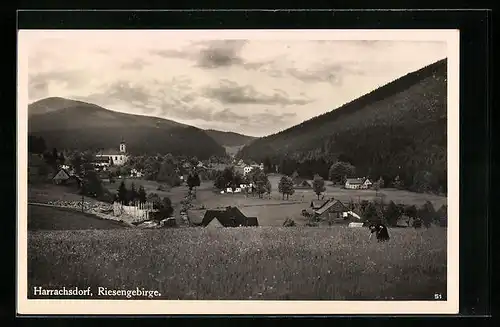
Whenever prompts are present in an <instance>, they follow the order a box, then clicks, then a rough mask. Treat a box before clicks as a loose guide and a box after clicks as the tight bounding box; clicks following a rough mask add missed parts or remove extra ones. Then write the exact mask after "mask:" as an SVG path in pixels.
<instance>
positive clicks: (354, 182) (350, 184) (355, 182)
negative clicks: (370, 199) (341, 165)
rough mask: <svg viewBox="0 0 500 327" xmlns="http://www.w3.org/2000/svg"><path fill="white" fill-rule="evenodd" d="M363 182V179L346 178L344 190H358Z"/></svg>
mask: <svg viewBox="0 0 500 327" xmlns="http://www.w3.org/2000/svg"><path fill="white" fill-rule="evenodd" d="M364 182H365V180H364V179H363V178H348V179H346V181H345V188H346V189H350V190H359V189H361V188H362V186H363V183H364Z"/></svg>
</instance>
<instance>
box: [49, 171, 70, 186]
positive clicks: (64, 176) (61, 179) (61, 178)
mask: <svg viewBox="0 0 500 327" xmlns="http://www.w3.org/2000/svg"><path fill="white" fill-rule="evenodd" d="M69 178H70V174H69V173H68V172H67V171H66V170H65V169H59V171H58V172H57V173H56V174H55V175H54V177H52V182H53V183H54V184H57V185H60V184H65V183H66V181H67V180H69Z"/></svg>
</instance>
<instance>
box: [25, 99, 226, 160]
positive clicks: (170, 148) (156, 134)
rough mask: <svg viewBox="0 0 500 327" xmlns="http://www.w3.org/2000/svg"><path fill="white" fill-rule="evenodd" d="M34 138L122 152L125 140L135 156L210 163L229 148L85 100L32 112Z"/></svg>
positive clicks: (50, 102) (38, 106)
mask: <svg viewBox="0 0 500 327" xmlns="http://www.w3.org/2000/svg"><path fill="white" fill-rule="evenodd" d="M28 112H29V118H28V131H29V134H30V135H33V136H38V137H43V138H44V139H45V141H46V144H47V146H48V147H49V148H52V147H55V148H57V149H79V150H88V149H92V150H95V149H102V148H115V149H117V148H118V145H119V143H120V141H121V140H122V139H125V141H126V143H127V151H128V152H130V153H131V154H157V153H160V154H166V153H171V154H173V155H181V154H182V155H187V156H196V157H198V158H200V159H208V158H209V157H210V156H212V155H216V156H220V155H224V154H225V149H224V148H223V147H222V146H221V145H219V144H218V143H217V142H216V141H215V140H214V139H213V138H211V137H210V136H208V135H207V134H206V133H205V131H204V130H201V129H199V128H196V127H193V126H189V125H184V124H181V123H178V122H175V121H172V120H167V119H161V118H157V117H147V116H141V115H132V114H126V113H121V112H116V111H112V110H108V109H105V108H102V107H100V106H97V105H94V104H91V103H86V102H82V101H74V100H68V99H64V98H47V99H43V100H40V101H37V102H35V103H33V104H31V105H30V106H29V108H28Z"/></svg>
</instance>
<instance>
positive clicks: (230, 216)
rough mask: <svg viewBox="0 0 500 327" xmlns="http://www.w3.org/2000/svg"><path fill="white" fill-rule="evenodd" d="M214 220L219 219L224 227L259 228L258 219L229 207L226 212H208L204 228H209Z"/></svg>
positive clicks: (203, 223) (204, 218)
mask: <svg viewBox="0 0 500 327" xmlns="http://www.w3.org/2000/svg"><path fill="white" fill-rule="evenodd" d="M213 219H217V220H218V221H219V222H220V223H221V225H222V226H224V227H238V226H258V225H259V224H258V220H257V217H248V218H247V217H246V216H245V215H244V214H243V213H242V212H241V211H240V210H239V209H238V208H236V207H227V208H226V209H225V210H207V211H206V212H205V216H204V217H203V221H202V222H201V225H202V226H205V227H206V226H208V224H210V222H211V221H212V220H213Z"/></svg>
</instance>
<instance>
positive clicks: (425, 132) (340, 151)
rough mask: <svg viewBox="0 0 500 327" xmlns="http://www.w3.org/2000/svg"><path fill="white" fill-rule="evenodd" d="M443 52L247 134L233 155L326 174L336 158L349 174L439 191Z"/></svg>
mask: <svg viewBox="0 0 500 327" xmlns="http://www.w3.org/2000/svg"><path fill="white" fill-rule="evenodd" d="M446 70H447V62H446V59H444V60H441V61H438V62H436V63H434V64H432V65H429V66H427V67H424V68H422V69H421V70H418V71H416V72H413V73H410V74H408V75H405V76H403V77H401V78H399V79H397V80H395V81H393V82H391V83H389V84H387V85H385V86H382V87H380V88H378V89H377V90H375V91H373V92H370V93H368V94H366V95H364V96H362V97H360V98H358V99H356V100H354V101H352V102H350V103H347V104H345V105H343V106H342V107H340V108H338V109H335V110H332V111H330V112H328V113H326V114H323V115H321V116H318V117H315V118H313V119H310V120H308V121H305V122H303V123H302V124H300V125H297V126H294V127H292V128H289V129H287V130H285V131H283V132H280V133H277V134H274V135H271V136H268V137H265V138H261V139H257V140H254V141H253V142H252V143H251V144H249V145H247V146H245V147H244V148H243V149H241V151H240V152H239V153H238V157H240V158H245V159H248V158H250V159H253V160H256V161H257V162H259V161H264V162H265V164H266V166H268V167H269V166H271V165H272V166H273V167H274V165H278V167H279V169H280V170H281V172H282V173H285V174H291V173H293V171H295V170H297V171H298V172H299V174H300V175H301V176H304V177H312V176H313V175H314V174H315V173H319V174H320V175H321V176H323V177H324V178H328V177H329V176H328V171H329V167H330V166H331V165H332V163H334V162H336V161H343V162H349V163H351V164H352V165H354V166H355V168H356V173H355V174H356V175H357V176H369V177H371V178H377V179H378V178H379V177H383V178H384V180H385V181H386V185H390V182H391V181H393V180H394V179H395V178H396V176H399V177H400V180H401V182H402V185H401V186H402V187H404V188H407V189H410V190H414V191H422V192H423V191H434V192H446V183H447V180H446V176H447V161H446V154H447V137H446V135H447V132H446V129H447V108H446V106H447V74H446Z"/></svg>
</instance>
